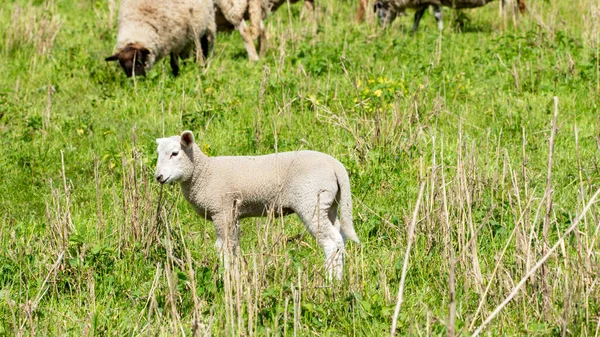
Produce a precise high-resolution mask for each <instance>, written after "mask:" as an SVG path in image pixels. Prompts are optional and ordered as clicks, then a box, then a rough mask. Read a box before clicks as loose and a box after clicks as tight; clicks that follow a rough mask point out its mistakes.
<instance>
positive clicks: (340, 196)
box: [155, 131, 360, 280]
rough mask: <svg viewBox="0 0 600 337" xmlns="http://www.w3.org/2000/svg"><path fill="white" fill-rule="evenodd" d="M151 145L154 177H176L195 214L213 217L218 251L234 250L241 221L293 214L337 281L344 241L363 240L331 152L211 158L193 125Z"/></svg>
mask: <svg viewBox="0 0 600 337" xmlns="http://www.w3.org/2000/svg"><path fill="white" fill-rule="evenodd" d="M156 143H157V145H158V148H157V151H158V160H157V164H156V175H155V178H156V180H157V181H158V182H159V183H161V184H168V183H174V182H177V183H179V184H180V185H181V190H182V192H183V195H184V197H185V199H186V200H187V201H188V202H189V203H190V204H192V206H193V207H194V209H195V211H196V213H198V214H199V215H200V216H202V217H204V218H205V219H207V220H210V221H212V222H213V223H214V226H215V229H216V236H217V239H216V244H215V246H216V247H217V250H218V251H219V253H220V254H221V256H223V255H224V253H225V252H230V253H232V254H236V252H237V250H238V247H239V234H238V230H237V228H239V220H240V219H242V218H246V217H263V216H266V215H267V214H268V213H270V212H273V214H275V215H276V216H285V215H288V214H292V213H296V214H297V215H298V217H299V218H300V220H302V222H303V224H304V226H305V227H306V229H307V230H308V231H309V233H310V234H312V236H313V237H315V239H316V240H317V243H318V244H319V245H320V246H321V247H322V248H323V250H324V252H325V270H326V271H327V278H328V279H329V280H332V279H333V278H335V279H336V280H339V279H341V277H342V269H343V263H344V256H345V248H344V247H345V243H346V240H347V239H350V240H352V241H355V242H357V243H358V242H360V241H359V239H358V236H357V235H356V232H355V231H354V227H353V226H352V196H351V192H350V181H349V178H348V173H347V171H346V169H345V168H344V166H343V165H342V164H341V163H340V162H339V161H337V160H336V159H335V158H333V157H331V156H329V155H326V154H324V153H321V152H316V151H294V152H281V153H275V154H269V155H264V156H216V157H208V156H206V155H205V154H204V153H203V152H202V151H201V150H200V148H199V147H198V146H197V145H196V143H195V141H194V135H193V133H192V132H191V131H184V132H183V133H182V134H181V136H172V137H168V138H159V139H157V140H156ZM340 206H341V210H340V214H339V217H338V208H339V207H340Z"/></svg>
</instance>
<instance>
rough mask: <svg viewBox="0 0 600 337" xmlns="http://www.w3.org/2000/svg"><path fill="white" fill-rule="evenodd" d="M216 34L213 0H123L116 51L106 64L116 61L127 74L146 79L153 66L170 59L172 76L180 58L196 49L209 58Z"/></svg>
mask: <svg viewBox="0 0 600 337" xmlns="http://www.w3.org/2000/svg"><path fill="white" fill-rule="evenodd" d="M215 35H216V24H215V13H214V4H213V1H212V0H122V2H121V7H120V9H119V30H118V34H117V50H118V52H117V53H116V54H114V55H112V56H109V57H107V58H106V61H117V60H118V61H119V63H120V64H121V67H122V68H123V70H124V71H125V74H127V77H131V76H132V75H134V74H135V75H142V76H146V72H147V71H149V70H150V68H152V66H153V65H154V64H155V63H156V62H158V61H159V60H161V59H162V58H164V57H166V56H167V55H170V56H171V62H170V64H171V68H172V70H173V74H174V75H175V76H177V75H178V74H179V61H178V59H179V58H186V57H189V56H190V54H191V53H192V50H194V48H196V55H197V57H202V56H200V53H199V49H200V48H201V49H202V53H203V57H205V58H206V57H208V56H209V55H210V54H211V52H212V49H213V44H214V40H215Z"/></svg>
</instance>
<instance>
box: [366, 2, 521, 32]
mask: <svg viewBox="0 0 600 337" xmlns="http://www.w3.org/2000/svg"><path fill="white" fill-rule="evenodd" d="M362 1H363V0H361V5H362V3H363V2H362ZM492 1H494V0H377V1H376V2H375V4H374V5H373V11H374V12H376V13H377V16H378V17H379V21H380V22H381V23H382V24H384V25H389V24H391V23H392V22H393V21H394V19H396V17H397V16H398V15H399V14H401V13H404V11H405V10H406V9H407V8H411V9H415V10H416V12H415V20H414V23H413V27H412V29H411V31H412V32H415V31H417V29H418V28H419V22H420V21H421V17H422V16H423V14H424V13H425V10H426V9H427V7H428V6H429V5H431V6H433V13H434V16H435V19H436V20H437V23H438V28H439V29H440V30H442V29H444V23H443V22H442V11H441V9H440V6H446V7H450V8H454V9H465V8H476V7H481V6H485V5H486V4H487V3H489V2H492ZM517 3H518V5H519V10H520V11H521V13H524V12H525V0H517ZM504 5H505V0H502V6H504Z"/></svg>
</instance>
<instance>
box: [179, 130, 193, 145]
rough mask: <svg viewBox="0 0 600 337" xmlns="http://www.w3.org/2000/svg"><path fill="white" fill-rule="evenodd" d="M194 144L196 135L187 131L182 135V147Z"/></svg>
mask: <svg viewBox="0 0 600 337" xmlns="http://www.w3.org/2000/svg"><path fill="white" fill-rule="evenodd" d="M193 143H194V134H193V133H192V131H190V130H185V131H183V133H182V134H181V146H183V147H188V146H190V145H192V144H193Z"/></svg>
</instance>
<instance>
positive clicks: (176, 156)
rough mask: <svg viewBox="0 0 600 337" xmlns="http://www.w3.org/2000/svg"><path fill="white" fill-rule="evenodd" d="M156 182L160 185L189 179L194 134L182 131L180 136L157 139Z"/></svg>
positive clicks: (192, 160)
mask: <svg viewBox="0 0 600 337" xmlns="http://www.w3.org/2000/svg"><path fill="white" fill-rule="evenodd" d="M156 144H158V149H157V151H158V161H157V162H156V175H155V177H156V180H157V181H158V182H159V183H161V184H169V183H172V182H182V181H187V180H189V179H191V177H192V174H193V172H194V145H195V144H194V134H193V133H192V132H191V131H184V132H183V133H182V134H181V136H173V137H168V138H158V139H157V140H156Z"/></svg>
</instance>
